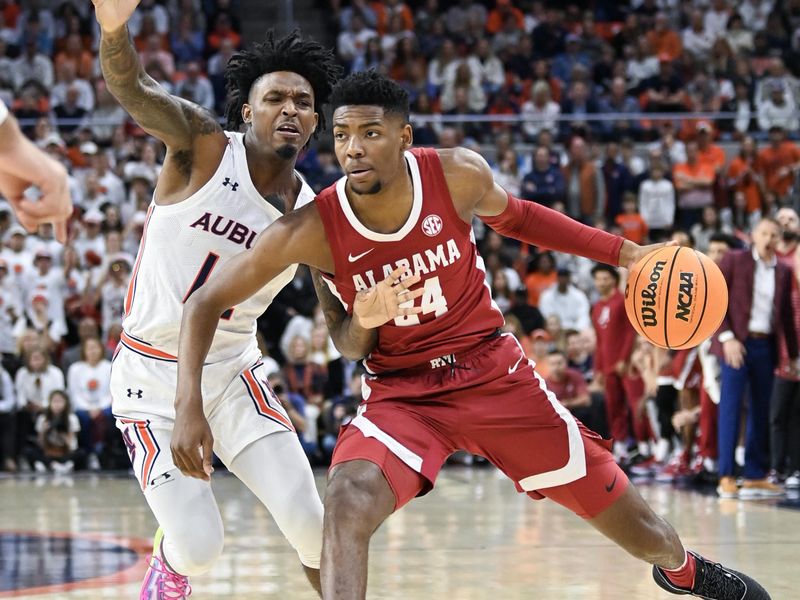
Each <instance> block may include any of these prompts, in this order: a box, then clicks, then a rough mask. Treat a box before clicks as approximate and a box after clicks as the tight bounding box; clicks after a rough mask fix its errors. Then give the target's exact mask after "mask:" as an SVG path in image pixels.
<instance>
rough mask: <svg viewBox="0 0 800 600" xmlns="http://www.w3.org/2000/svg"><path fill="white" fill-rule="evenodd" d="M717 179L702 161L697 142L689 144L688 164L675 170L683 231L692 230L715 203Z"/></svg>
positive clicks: (687, 148)
mask: <svg viewBox="0 0 800 600" xmlns="http://www.w3.org/2000/svg"><path fill="white" fill-rule="evenodd" d="M715 177H716V175H715V173H714V168H713V167H712V166H711V165H709V164H707V163H704V162H701V161H700V157H699V154H698V147H697V142H696V141H691V142H689V143H687V144H686V162H685V163H681V164H679V165H675V168H674V169H673V180H674V181H675V190H676V191H677V192H678V213H679V215H680V223H681V229H684V230H686V231H688V230H689V229H691V227H692V225H694V224H695V223H697V222H699V221H700V219H701V218H702V215H703V209H704V208H705V207H706V206H710V205H711V204H713V203H714V193H713V187H714V179H715Z"/></svg>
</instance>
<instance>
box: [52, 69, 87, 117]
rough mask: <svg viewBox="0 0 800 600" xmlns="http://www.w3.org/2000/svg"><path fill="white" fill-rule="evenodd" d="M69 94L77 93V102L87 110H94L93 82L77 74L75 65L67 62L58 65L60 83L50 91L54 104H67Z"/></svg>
mask: <svg viewBox="0 0 800 600" xmlns="http://www.w3.org/2000/svg"><path fill="white" fill-rule="evenodd" d="M70 90H72V91H70ZM69 94H75V95H76V99H75V104H77V105H78V106H79V107H81V108H82V109H84V110H85V111H86V112H91V111H92V110H94V90H93V89H92V84H91V83H89V82H88V81H86V80H85V79H80V78H79V77H78V76H77V74H76V73H75V65H73V64H72V63H69V62H65V63H62V64H61V65H59V67H58V83H57V84H56V85H54V86H53V88H52V90H51V91H50V101H51V102H52V103H53V105H54V106H56V105H60V104H65V103H66V102H67V96H68V95H69Z"/></svg>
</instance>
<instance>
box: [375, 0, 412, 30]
mask: <svg viewBox="0 0 800 600" xmlns="http://www.w3.org/2000/svg"><path fill="white" fill-rule="evenodd" d="M372 10H373V11H375V16H376V17H377V19H378V27H377V29H378V33H379V34H380V35H384V34H385V33H386V32H387V31H388V30H389V21H391V20H392V17H393V16H394V15H395V14H400V16H401V17H402V18H403V29H405V30H406V31H413V30H414V14H413V13H412V12H411V9H410V8H409V7H408V4H406V3H405V2H402V1H401V0H383V1H382V2H373V3H372Z"/></svg>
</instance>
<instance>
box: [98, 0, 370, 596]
mask: <svg viewBox="0 0 800 600" xmlns="http://www.w3.org/2000/svg"><path fill="white" fill-rule="evenodd" d="M94 4H95V9H96V16H97V20H98V22H99V23H100V27H101V30H102V39H101V44H100V62H101V65H102V69H103V75H104V77H105V80H106V82H107V84H108V88H109V90H110V91H111V92H112V93H113V94H114V96H115V97H116V98H117V99H118V100H119V102H120V103H121V104H122V106H123V107H124V108H125V109H126V110H127V111H128V112H129V113H130V114H131V115H132V116H133V117H134V118H135V119H136V121H137V122H138V123H139V125H141V127H142V128H143V129H145V131H147V132H148V133H149V134H151V135H153V136H155V137H157V138H159V139H160V140H162V141H163V142H164V143H165V144H166V146H167V155H166V159H165V161H164V166H163V170H162V172H161V175H160V177H159V180H158V184H157V186H156V190H155V194H154V198H153V202H152V204H151V206H150V209H149V211H148V215H147V221H146V223H145V229H144V234H143V236H142V241H141V245H140V248H139V253H138V256H137V258H136V262H135V265H134V268H133V272H132V274H131V283H130V287H129V289H128V293H127V295H126V297H125V317H124V320H123V327H124V333H123V334H122V338H121V343H120V346H119V350H118V351H117V353H116V356H115V359H114V365H113V370H112V378H111V392H112V396H113V410H114V415H115V417H116V419H117V426H118V427H119V429H120V430H121V431H122V435H123V438H124V440H125V443H126V445H127V447H128V451H129V454H130V457H131V461H132V463H133V466H134V471H135V472H136V476H137V478H138V479H139V483H140V485H141V488H142V490H143V492H144V495H145V498H146V499H147V502H148V503H149V505H150V507H151V509H152V511H153V514H154V515H155V517H156V519H157V520H158V523H159V525H160V527H159V530H158V533H157V534H156V540H155V543H154V551H153V557H152V558H151V559H150V568H149V569H148V571H147V574H146V575H145V580H144V582H143V584H142V590H141V594H140V598H141V599H147V600H150V599H160V598H185V597H186V596H188V595H189V594H190V593H191V588H190V586H189V583H188V577H189V576H193V575H199V574H201V573H203V572H206V571H208V570H209V569H210V568H211V567H212V565H213V564H214V562H215V561H216V559H217V558H218V557H219V555H220V553H221V551H222V544H223V525H222V521H221V518H220V513H219V510H218V508H217V504H216V501H215V499H214V495H213V493H212V490H211V487H210V483H209V481H210V478H209V476H210V474H211V470H212V469H211V467H210V455H211V452H212V445H211V444H208V445H206V446H204V447H203V448H202V450H203V453H204V456H205V457H206V458H207V459H208V469H207V471H206V476H205V478H204V479H195V478H191V477H185V476H183V475H182V474H181V473H180V471H179V470H178V468H177V466H179V465H177V466H176V464H175V463H173V461H172V456H171V453H170V442H171V438H172V435H173V426H174V416H175V410H174V406H173V403H174V400H175V384H176V379H177V359H176V355H177V348H178V333H179V326H180V322H181V313H182V309H183V303H184V302H185V301H186V300H187V299H188V298H189V296H191V294H192V293H193V292H194V291H196V290H197V289H198V288H199V287H200V286H202V285H203V283H204V282H205V281H206V280H207V279H208V277H209V276H211V277H213V276H214V273H215V272H216V271H218V270H219V268H220V265H222V264H224V263H226V262H227V261H228V260H229V259H230V258H231V257H233V256H234V255H236V254H238V253H239V252H240V251H242V250H244V249H245V248H250V247H251V246H252V245H253V242H254V240H255V238H256V236H257V235H258V234H259V233H260V232H261V231H262V230H263V229H265V228H266V227H267V226H268V225H269V224H270V223H272V222H273V221H274V220H276V219H277V218H279V217H280V216H281V215H282V214H283V212H284V210H286V211H287V212H288V211H290V210H293V209H294V208H298V207H300V206H302V205H304V204H306V203H308V202H310V201H311V200H312V199H313V198H314V194H313V192H312V190H311V189H310V188H309V187H308V185H307V184H305V183H304V182H303V180H302V179H301V178H300V177H299V175H298V174H297V173H296V172H295V170H294V165H295V160H296V156H297V153H298V152H299V151H300V150H301V149H302V148H303V147H304V146H305V145H306V144H307V142H308V140H309V138H310V136H311V134H312V133H313V132H314V130H315V129H316V126H317V124H318V121H319V119H320V118H321V117H320V115H319V113H321V110H318V109H319V107H320V106H321V105H322V104H323V103H324V102H326V101H327V97H328V95H329V93H330V90H331V87H332V84H333V83H334V82H335V79H336V77H337V75H338V71H339V69H338V67H337V66H336V64H335V62H334V59H333V56H332V54H331V53H330V52H329V51H327V50H325V49H324V48H323V47H322V46H321V45H319V44H317V43H315V42H311V41H304V40H302V39H301V38H300V37H299V36H298V35H297V34H296V33H295V34H291V35H290V36H287V37H286V38H283V39H280V40H277V41H276V40H274V39H273V37H272V35H271V34H270V35H268V37H267V40H266V42H265V43H263V44H256V45H255V46H254V47H253V48H252V49H250V50H248V51H244V52H241V53H239V54H237V55H235V56H234V57H233V58H232V59H231V61H230V62H229V64H228V67H227V68H226V74H225V75H226V83H227V89H228V96H229V98H228V100H229V105H228V108H227V117H228V124H229V127H230V128H231V129H234V130H237V129H239V128H240V126H241V125H242V123H244V127H245V133H244V134H241V133H235V132H233V131H223V130H222V128H220V126H219V125H218V123H217V121H216V119H215V118H214V116H213V115H211V114H210V113H208V112H207V111H205V110H203V109H201V108H200V107H198V106H196V105H194V104H192V103H191V102H188V101H186V100H183V99H181V98H177V97H175V96H170V95H169V94H167V93H166V92H165V91H164V89H163V88H161V87H160V86H159V85H158V84H157V83H156V82H155V81H154V80H153V79H152V78H150V77H149V76H148V75H147V74H146V73H145V72H144V69H143V67H142V65H141V64H140V62H139V58H138V56H137V53H136V50H135V48H134V46H133V44H132V43H131V40H130V38H129V35H128V31H127V27H126V22H127V20H128V18H129V17H130V15H131V14H132V12H133V11H134V9H135V8H136V6H137V4H138V1H137V0H94ZM295 268H296V267H295V266H292V267H290V268H288V269H286V270H285V271H283V272H282V273H281V274H280V275H279V276H278V277H276V278H275V279H273V280H272V281H271V282H270V283H268V284H267V285H266V286H264V287H263V288H262V289H261V290H260V291H259V292H258V293H257V294H256V296H255V297H253V298H251V299H249V300H247V301H246V302H243V303H242V304H239V305H237V306H232V307H230V308H229V309H228V310H226V311H224V313H223V314H222V315H221V318H220V320H219V322H218V325H217V333H216V338H215V342H214V346H213V348H212V350H211V353H210V354H209V356H208V361H207V362H206V365H205V376H204V378H203V391H204V398H206V403H205V404H204V406H203V407H202V408H203V413H204V415H205V417H206V418H207V419H208V422H209V424H210V427H211V431H212V433H213V438H214V441H213V451H214V452H216V454H217V455H218V456H219V457H220V459H221V460H222V462H223V463H224V464H225V465H226V466H227V467H228V469H229V470H230V471H231V472H232V473H234V474H235V475H236V476H237V477H238V478H239V479H241V480H242V482H244V484H245V485H247V487H249V488H250V490H252V491H253V493H255V494H256V496H257V497H258V498H259V499H260V500H261V501H262V502H263V503H264V505H265V506H266V507H267V508H268V510H269V511H270V512H271V513H272V515H273V517H274V518H275V520H276V522H277V524H278V526H279V527H280V529H281V531H282V532H283V533H284V535H285V536H286V537H287V538H288V540H289V542H290V543H291V544H292V546H293V547H294V548H295V549H296V550H297V552H298V554H299V557H300V561H301V562H302V564H303V566H304V568H305V571H306V574H307V576H308V579H309V581H310V582H311V583H312V585H313V586H314V588H315V589H316V590H317V591H319V589H320V587H319V561H320V551H321V542H322V536H321V528H322V505H321V503H320V499H319V496H318V493H317V491H316V488H315V485H314V479H313V475H312V472H311V469H310V467H309V464H308V460H307V459H306V457H305V454H304V453H303V450H302V448H301V446H300V443H299V440H298V437H297V435H296V433H295V431H294V429H293V427H292V423H291V421H290V420H289V418H288V416H287V415H286V413H285V411H284V410H283V408H282V407H281V403H280V402H279V401H278V399H277V397H276V396H275V394H274V393H273V392H272V390H271V389H270V388H269V386H268V385H267V383H266V380H267V375H268V373H267V372H266V369H265V368H264V367H263V365H262V363H261V362H260V358H261V355H260V352H259V350H258V347H257V344H256V339H255V332H256V318H257V317H258V316H259V315H260V314H261V313H262V312H263V311H264V310H265V308H266V307H267V306H268V305H269V303H270V302H271V301H272V299H273V298H274V296H275V295H276V294H277V293H278V292H279V291H280V289H281V288H282V287H283V286H284V285H285V284H286V283H288V282H289V281H291V279H292V277H293V275H294V272H295ZM331 299H332V298H331ZM323 302H324V300H323ZM341 314H342V317H343V319H344V311H342V312H341ZM345 320H346V319H344V320H343V323H344V321H345ZM346 333H347V328H346V327H345V328H343V333H342V335H345V334H346ZM354 340H355V338H353V337H352V336H351V337H348V338H347V340H344V343H345V344H346V343H354ZM356 341H357V340H356ZM339 343H340V344H341V343H342V340H339Z"/></svg>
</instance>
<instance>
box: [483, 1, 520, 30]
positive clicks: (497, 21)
mask: <svg viewBox="0 0 800 600" xmlns="http://www.w3.org/2000/svg"><path fill="white" fill-rule="evenodd" d="M496 1H497V5H496V6H495V8H494V9H492V11H491V12H490V13H489V18H488V19H486V31H487V32H488V33H490V34H492V35H494V34H495V33H498V32H499V31H500V30H502V29H503V26H504V25H505V22H506V18H507V17H508V16H509V15H512V16H513V17H514V20H515V21H516V23H517V29H524V28H525V15H524V14H523V13H522V11H521V10H520V9H518V8H515V7H514V6H512V5H511V0H496Z"/></svg>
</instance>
